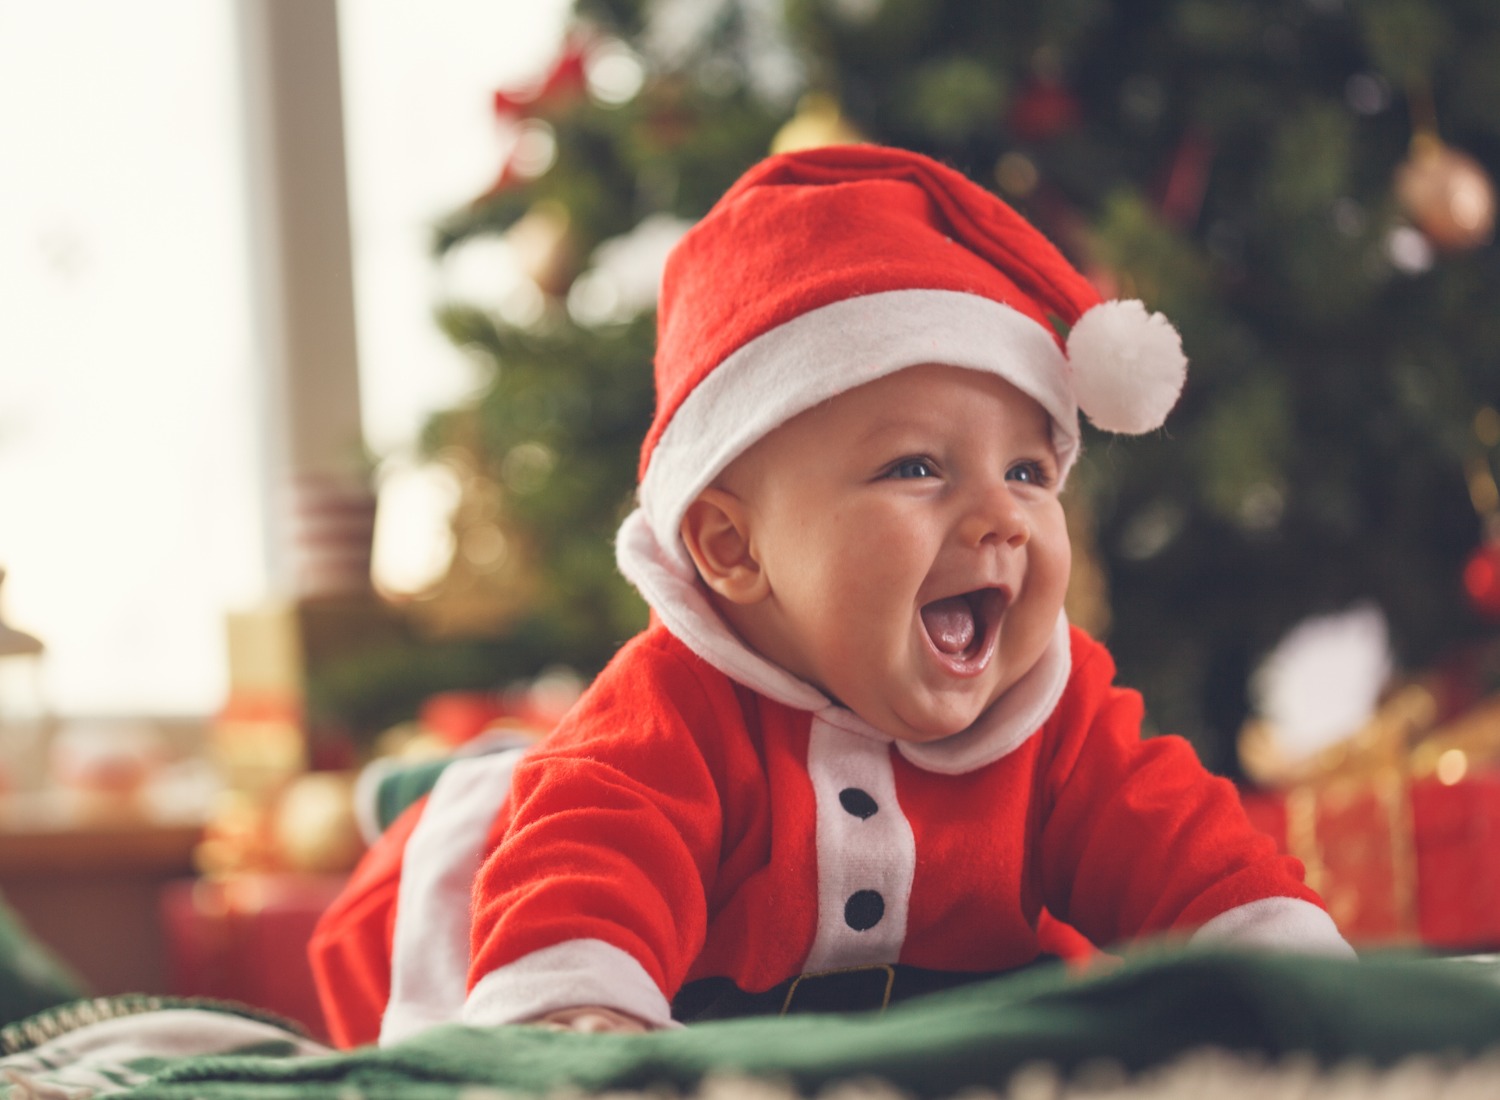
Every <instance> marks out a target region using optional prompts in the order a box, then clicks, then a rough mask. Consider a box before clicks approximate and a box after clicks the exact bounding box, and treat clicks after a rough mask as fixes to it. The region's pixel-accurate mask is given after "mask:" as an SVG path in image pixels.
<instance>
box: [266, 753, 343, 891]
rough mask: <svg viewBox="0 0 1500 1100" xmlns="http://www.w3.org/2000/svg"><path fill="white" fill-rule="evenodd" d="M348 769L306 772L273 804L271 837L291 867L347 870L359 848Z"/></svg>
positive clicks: (306, 870) (309, 870) (298, 869)
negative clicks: (273, 813)
mask: <svg viewBox="0 0 1500 1100" xmlns="http://www.w3.org/2000/svg"><path fill="white" fill-rule="evenodd" d="M354 780H355V776H354V774H353V773H351V772H308V773H306V774H305V775H300V776H298V777H297V778H296V779H294V780H293V781H292V782H291V784H290V785H289V786H288V787H287V789H286V791H285V792H284V793H283V794H282V796H281V798H280V800H279V801H278V803H277V805H276V811H275V817H274V819H273V825H272V835H273V836H274V838H275V841H276V847H277V851H278V854H279V855H280V858H281V862H282V863H283V864H284V865H286V866H287V867H290V868H291V869H292V870H295V871H305V872H309V873H314V874H319V873H321V874H330V873H334V872H340V871H347V870H349V869H350V868H351V867H353V866H354V865H355V863H357V862H358V861H359V857H360V854H361V853H362V852H363V851H364V848H365V845H364V840H363V839H362V838H361V837H360V833H359V825H358V823H357V822H356V821H355V819H354Z"/></svg>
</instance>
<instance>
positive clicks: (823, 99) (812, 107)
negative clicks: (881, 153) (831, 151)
mask: <svg viewBox="0 0 1500 1100" xmlns="http://www.w3.org/2000/svg"><path fill="white" fill-rule="evenodd" d="M864 140H866V139H865V136H864V135H863V134H861V133H860V132H859V131H858V130H856V129H855V128H854V127H853V126H851V125H850V124H849V123H848V121H847V120H845V118H844V115H843V112H842V111H840V110H839V105H838V101H837V100H835V99H834V98H833V97H832V96H830V95H825V94H824V93H822V92H809V93H808V94H807V95H805V96H803V97H802V101H801V102H800V103H798V104H797V113H796V114H795V115H793V116H792V117H791V119H789V120H788V121H787V122H786V124H785V125H783V126H782V127H781V129H780V130H777V131H776V136H775V137H774V138H772V139H771V152H773V153H790V152H792V151H793V150H796V149H816V148H818V147H819V146H823V145H858V144H859V143H860V142H862V141H864Z"/></svg>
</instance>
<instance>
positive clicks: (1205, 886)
mask: <svg viewBox="0 0 1500 1100" xmlns="http://www.w3.org/2000/svg"><path fill="white" fill-rule="evenodd" d="M1114 671H1115V670H1114V662H1113V661H1112V660H1111V659H1110V657H1109V655H1108V653H1107V652H1106V651H1105V650H1104V648H1103V647H1102V646H1100V645H1098V643H1095V642H1092V641H1090V640H1089V639H1087V638H1086V637H1084V636H1083V635H1081V634H1078V633H1076V632H1075V635H1074V672H1073V675H1072V679H1071V682H1070V683H1069V686H1068V690H1067V692H1066V693H1065V695H1064V699H1063V701H1062V703H1061V704H1060V705H1059V707H1058V710H1057V712H1056V713H1055V714H1054V716H1053V718H1052V719H1050V720H1049V722H1048V725H1047V727H1046V728H1044V730H1043V732H1042V736H1043V737H1044V738H1045V739H1046V742H1045V743H1044V747H1043V749H1042V756H1041V761H1042V765H1041V767H1042V775H1041V776H1040V777H1039V782H1041V783H1042V784H1043V790H1042V792H1041V795H1042V804H1043V805H1044V806H1045V807H1046V809H1045V812H1044V819H1043V822H1042V825H1041V838H1042V843H1041V850H1042V863H1041V874H1042V878H1043V882H1042V889H1043V896H1044V898H1045V899H1046V904H1047V905H1048V907H1049V908H1050V909H1052V910H1053V912H1055V913H1057V914H1058V915H1059V916H1061V917H1063V919H1065V920H1067V921H1068V923H1070V924H1072V925H1073V926H1074V927H1076V928H1077V929H1078V930H1079V931H1081V932H1083V933H1084V934H1085V935H1086V936H1088V937H1089V938H1090V939H1091V940H1093V942H1095V943H1097V944H1100V945H1108V944H1111V943H1118V942H1120V941H1123V940H1127V939H1134V938H1138V937H1141V936H1149V935H1153V934H1161V933H1169V932H1177V933H1184V934H1186V933H1189V932H1194V933H1195V938H1196V939H1203V940H1218V941H1221V942H1231V943H1240V944H1245V945H1255V946H1262V947H1273V948H1278V949H1283V950H1298V951H1308V952H1316V953H1330V954H1345V955H1347V954H1352V950H1351V949H1350V948H1349V945H1348V944H1347V943H1345V942H1344V939H1343V937H1342V936H1340V935H1339V933H1338V930H1337V928H1336V927H1335V926H1334V924H1333V921H1332V920H1331V919H1330V918H1329V917H1328V914H1327V912H1326V910H1325V909H1324V907H1323V904H1322V902H1321V900H1320V899H1319V898H1318V896H1317V895H1316V894H1315V893H1314V892H1313V891H1312V890H1311V889H1309V888H1308V887H1307V886H1306V884H1305V883H1304V882H1303V871H1302V865H1301V863H1299V862H1298V861H1297V860H1296V859H1294V858H1292V857H1290V856H1285V855H1282V854H1280V853H1279V852H1278V851H1277V849H1276V845H1275V842H1274V841H1272V840H1271V838H1270V837H1268V836H1266V835H1264V834H1262V833H1260V832H1259V831H1257V830H1256V829H1255V828H1254V826H1252V825H1251V824H1250V822H1249V820H1248V818H1247V817H1246V816H1245V812H1244V810H1243V808H1242V807H1241V805H1240V800H1239V795H1238V794H1237V793H1236V791H1235V789H1234V787H1233V785H1232V784H1231V783H1229V781H1228V780H1226V779H1223V778H1219V777H1216V776H1213V775H1211V774H1210V773H1209V772H1208V771H1207V770H1206V769H1205V768H1204V767H1203V766H1202V764H1201V763H1200V762H1199V761H1198V758H1197V754H1196V753H1194V751H1193V749H1192V747H1191V746H1190V745H1189V744H1188V743H1187V742H1186V741H1185V740H1183V739H1182V738H1180V737H1173V736H1163V737H1153V738H1149V739H1142V738H1141V736H1140V728H1141V720H1142V716H1143V706H1142V702H1141V698H1140V696H1139V695H1137V694H1136V693H1135V692H1133V691H1128V690H1125V689H1122V688H1118V687H1116V686H1114V684H1113V682H1112V681H1113V678H1114Z"/></svg>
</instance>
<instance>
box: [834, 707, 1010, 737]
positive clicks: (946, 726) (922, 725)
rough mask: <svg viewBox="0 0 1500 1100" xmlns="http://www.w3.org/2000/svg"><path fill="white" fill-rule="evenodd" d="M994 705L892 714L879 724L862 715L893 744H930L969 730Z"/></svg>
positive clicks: (884, 717) (862, 716) (885, 716)
mask: <svg viewBox="0 0 1500 1100" xmlns="http://www.w3.org/2000/svg"><path fill="white" fill-rule="evenodd" d="M992 705H993V701H991V702H987V703H986V704H985V705H984V706H982V707H962V708H953V709H949V708H944V709H943V710H942V711H939V712H937V713H932V712H928V713H923V714H904V715H903V714H900V713H893V714H888V715H883V716H882V718H883V721H878V722H876V721H870V718H869V717H867V716H865V715H860V717H861V718H864V719H865V721H867V722H869V723H870V725H872V726H874V727H875V728H876V729H878V730H879V731H880V732H881V733H883V734H885V735H886V736H887V737H889V738H891V739H892V740H893V741H901V742H904V743H906V744H908V745H929V744H931V743H932V742H934V741H942V740H945V739H947V738H949V737H956V736H957V735H958V734H960V733H963V732H964V731H965V730H968V729H970V728H971V727H973V725H974V723H976V722H978V721H979V719H980V718H982V717H984V714H985V712H986V711H988V710H989V709H990V707H991V706H992Z"/></svg>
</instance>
